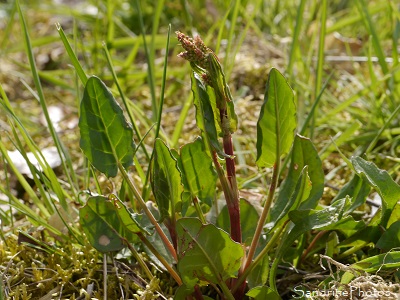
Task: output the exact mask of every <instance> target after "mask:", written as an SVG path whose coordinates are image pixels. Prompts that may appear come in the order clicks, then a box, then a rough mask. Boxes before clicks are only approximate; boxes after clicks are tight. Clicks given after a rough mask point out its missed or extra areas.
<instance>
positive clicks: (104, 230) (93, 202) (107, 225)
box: [79, 195, 148, 253]
mask: <svg viewBox="0 0 400 300" xmlns="http://www.w3.org/2000/svg"><path fill="white" fill-rule="evenodd" d="M79 217H80V223H81V225H82V228H83V231H84V232H85V234H86V236H87V237H88V239H89V242H90V244H91V245H92V246H93V247H94V248H96V249H97V250H98V251H100V252H103V253H104V252H111V251H118V250H120V249H122V248H123V247H124V245H125V243H126V242H130V243H132V242H133V241H135V239H136V235H135V234H137V233H146V234H147V233H148V232H147V231H145V230H144V229H143V228H142V227H141V226H140V225H139V224H138V222H137V221H136V220H135V215H134V214H131V213H130V212H129V211H128V209H127V207H126V206H125V204H124V203H123V202H122V201H121V200H119V199H118V198H117V196H115V195H110V196H109V197H105V196H94V197H90V198H89V199H88V201H87V202H86V204H85V206H83V207H82V208H81V209H80V210H79Z"/></svg>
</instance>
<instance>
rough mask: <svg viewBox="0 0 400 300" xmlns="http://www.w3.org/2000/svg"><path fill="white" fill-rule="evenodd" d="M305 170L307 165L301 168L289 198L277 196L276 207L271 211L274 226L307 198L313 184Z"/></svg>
mask: <svg viewBox="0 0 400 300" xmlns="http://www.w3.org/2000/svg"><path fill="white" fill-rule="evenodd" d="M307 171H308V167H307V166H305V167H304V168H303V170H301V173H300V176H299V178H298V181H297V183H296V187H295V189H294V190H293V193H292V195H290V197H289V196H288V197H289V198H282V197H279V198H278V201H277V203H276V204H275V206H276V207H277V208H275V209H274V208H273V210H272V211H271V216H272V222H273V223H274V226H275V227H276V226H279V225H278V224H282V223H283V222H284V221H286V220H287V219H288V213H289V212H290V211H292V210H294V209H297V208H298V207H299V205H300V204H301V203H302V202H303V201H305V200H306V199H308V198H309V195H310V191H311V189H312V186H313V184H312V182H311V181H310V178H309V177H308V172H307ZM275 206H274V207H275Z"/></svg>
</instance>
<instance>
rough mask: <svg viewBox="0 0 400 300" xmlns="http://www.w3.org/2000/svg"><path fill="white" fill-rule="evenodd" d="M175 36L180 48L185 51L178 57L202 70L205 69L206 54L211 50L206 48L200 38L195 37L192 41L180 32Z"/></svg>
mask: <svg viewBox="0 0 400 300" xmlns="http://www.w3.org/2000/svg"><path fill="white" fill-rule="evenodd" d="M176 35H177V38H178V41H179V42H180V43H181V46H182V48H183V49H185V50H186V51H185V52H182V53H180V54H179V55H178V56H179V57H182V58H184V59H186V60H188V61H189V62H191V63H194V64H195V65H197V66H198V67H200V68H202V69H206V67H207V64H208V60H207V54H208V53H209V52H211V50H210V49H209V48H207V46H206V45H205V44H204V42H203V41H202V40H201V38H200V37H199V36H196V37H195V39H192V38H190V37H188V36H187V35H185V34H183V33H182V32H180V31H177V32H176Z"/></svg>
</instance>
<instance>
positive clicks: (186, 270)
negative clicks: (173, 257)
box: [176, 218, 244, 288]
mask: <svg viewBox="0 0 400 300" xmlns="http://www.w3.org/2000/svg"><path fill="white" fill-rule="evenodd" d="M176 229H177V233H178V255H179V260H178V270H179V273H180V275H181V278H182V281H183V283H184V284H185V285H186V286H187V287H188V288H192V287H193V286H195V285H196V284H202V283H206V282H210V283H215V284H221V283H224V282H225V281H226V280H227V279H229V278H231V277H234V276H235V275H236V272H237V271H238V269H239V267H240V263H241V260H242V257H243V255H244V250H243V248H242V246H241V245H240V244H239V243H236V242H234V241H233V240H232V239H231V238H230V236H229V234H227V233H226V232H225V231H223V230H221V229H219V228H217V227H215V226H214V225H212V224H207V225H203V224H202V223H201V222H200V220H199V219H196V218H182V219H179V220H178V221H177V225H176Z"/></svg>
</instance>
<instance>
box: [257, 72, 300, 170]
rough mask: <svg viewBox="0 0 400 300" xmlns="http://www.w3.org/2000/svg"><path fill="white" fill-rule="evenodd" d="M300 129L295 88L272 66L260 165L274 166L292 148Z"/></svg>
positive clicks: (259, 139)
mask: <svg viewBox="0 0 400 300" xmlns="http://www.w3.org/2000/svg"><path fill="white" fill-rule="evenodd" d="M295 128H296V106H295V103H294V96H293V91H292V89H291V88H290V86H289V84H288V83H287V81H286V79H285V77H283V75H282V74H281V73H279V71H278V70H276V69H274V68H272V69H271V71H270V73H269V77H268V83H267V87H266V92H265V96H264V103H263V105H262V106H261V112H260V116H259V119H258V122H257V161H256V163H257V165H258V166H259V167H272V166H273V165H274V164H275V162H276V161H277V160H278V159H280V158H281V156H282V155H284V154H287V153H288V152H289V150H290V148H291V147H292V143H293V139H294V130H295Z"/></svg>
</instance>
